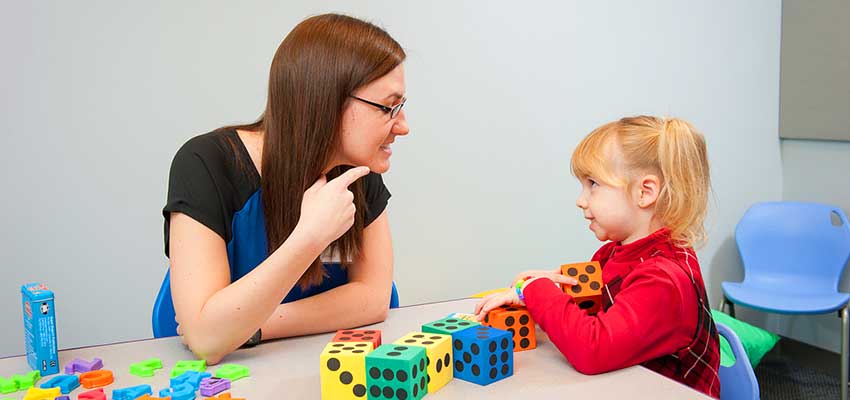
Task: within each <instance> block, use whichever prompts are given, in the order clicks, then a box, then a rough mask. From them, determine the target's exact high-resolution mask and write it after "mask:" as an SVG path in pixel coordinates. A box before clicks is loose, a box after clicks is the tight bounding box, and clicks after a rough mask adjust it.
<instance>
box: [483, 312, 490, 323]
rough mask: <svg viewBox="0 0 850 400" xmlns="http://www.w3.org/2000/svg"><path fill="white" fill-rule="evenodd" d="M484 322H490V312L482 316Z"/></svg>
mask: <svg viewBox="0 0 850 400" xmlns="http://www.w3.org/2000/svg"><path fill="white" fill-rule="evenodd" d="M484 322H490V314H487V315H485V316H484Z"/></svg>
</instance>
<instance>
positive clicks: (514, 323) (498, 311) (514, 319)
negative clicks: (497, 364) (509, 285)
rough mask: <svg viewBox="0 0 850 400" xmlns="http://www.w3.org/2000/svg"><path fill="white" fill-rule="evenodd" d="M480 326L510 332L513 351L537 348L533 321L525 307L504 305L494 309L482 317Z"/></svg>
mask: <svg viewBox="0 0 850 400" xmlns="http://www.w3.org/2000/svg"><path fill="white" fill-rule="evenodd" d="M482 325H486V326H489V327H493V328H497V329H503V330H506V331H508V332H510V333H511V335H512V336H513V340H514V351H523V350H531V349H533V348H536V347H537V335H536V331H535V328H534V321H533V320H532V319H531V314H530V313H529V312H528V309H527V308H525V307H521V306H514V305H505V306H501V307H499V308H495V309H493V310H491V311H490V312H489V313H487V315H486V316H484V323H483V324H482Z"/></svg>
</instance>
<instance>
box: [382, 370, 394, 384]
mask: <svg viewBox="0 0 850 400" xmlns="http://www.w3.org/2000/svg"><path fill="white" fill-rule="evenodd" d="M393 376H394V375H393V371H392V370H390V369H389V368H387V369H385V370H384V379H386V380H388V381H391V380H393Z"/></svg>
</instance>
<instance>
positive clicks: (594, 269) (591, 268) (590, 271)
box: [584, 265, 596, 274]
mask: <svg viewBox="0 0 850 400" xmlns="http://www.w3.org/2000/svg"><path fill="white" fill-rule="evenodd" d="M584 270H585V271H587V273H588V274H592V273H594V272H596V267H594V266H593V265H588V266H586V267H584Z"/></svg>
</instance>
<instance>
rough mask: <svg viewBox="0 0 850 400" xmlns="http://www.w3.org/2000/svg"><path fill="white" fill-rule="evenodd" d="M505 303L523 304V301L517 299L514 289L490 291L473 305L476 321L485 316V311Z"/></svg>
mask: <svg viewBox="0 0 850 400" xmlns="http://www.w3.org/2000/svg"><path fill="white" fill-rule="evenodd" d="M505 304H516V305H520V306H525V303H524V302H523V301H522V300H520V299H519V296H517V294H516V289H514V288H510V289H506V290H504V291H501V292H497V293H491V294H489V295H487V296H485V297H484V298H483V299H481V301H480V302H478V304H476V305H475V318H476V319H478V321H483V320H484V317H486V316H487V313H489V312H490V311H491V310H493V309H495V308H497V307H500V306H503V305H505Z"/></svg>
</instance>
